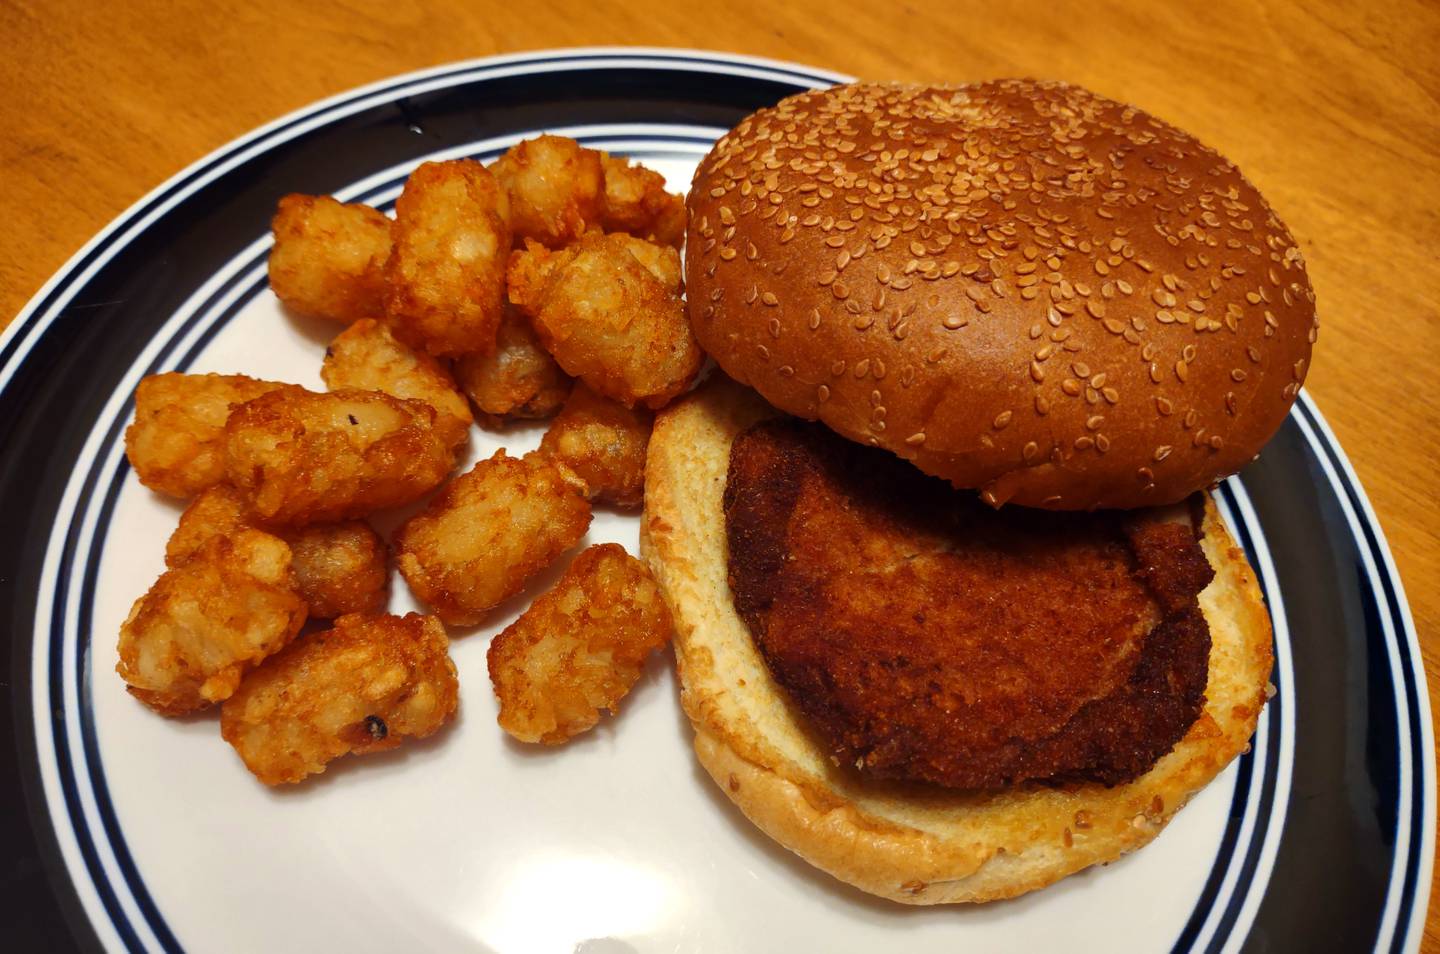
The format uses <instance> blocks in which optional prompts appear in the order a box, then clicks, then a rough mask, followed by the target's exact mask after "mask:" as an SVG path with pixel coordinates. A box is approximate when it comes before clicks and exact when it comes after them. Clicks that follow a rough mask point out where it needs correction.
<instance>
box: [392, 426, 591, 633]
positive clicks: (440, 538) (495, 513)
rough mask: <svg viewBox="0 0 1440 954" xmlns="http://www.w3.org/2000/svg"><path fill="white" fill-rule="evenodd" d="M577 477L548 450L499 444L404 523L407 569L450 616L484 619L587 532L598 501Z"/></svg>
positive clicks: (398, 551)
mask: <svg viewBox="0 0 1440 954" xmlns="http://www.w3.org/2000/svg"><path fill="white" fill-rule="evenodd" d="M577 483H578V482H577V481H576V479H575V477H574V475H573V474H569V473H567V472H565V471H563V470H561V469H560V468H559V467H558V466H557V465H556V464H555V463H554V462H553V461H551V460H550V459H549V458H548V457H545V456H543V455H540V454H527V455H526V456H524V457H522V458H515V457H507V456H505V451H504V450H500V451H497V452H496V453H495V456H493V457H491V458H490V459H488V460H482V461H480V462H479V463H478V464H476V465H475V467H474V469H473V470H471V471H470V472H469V473H466V474H462V475H460V476H459V477H456V478H455V479H454V480H452V481H450V483H448V484H446V485H445V488H444V489H443V490H441V491H440V493H439V494H437V495H436V496H435V497H434V499H432V500H431V501H430V504H429V505H428V506H427V507H426V508H425V509H424V510H423V511H421V512H420V513H418V514H416V515H415V516H414V517H412V518H410V520H408V521H407V522H406V523H405V524H404V525H403V526H402V527H401V528H400V530H399V532H398V533H397V534H396V535H395V538H394V544H395V558H396V563H397V564H398V565H399V567H400V574H401V575H402V576H404V577H405V581H406V582H407V583H409V584H410V589H411V590H413V591H414V593H415V595H416V596H417V597H418V598H419V599H420V600H421V601H422V602H424V603H425V604H426V605H428V606H430V607H431V608H432V609H433V610H434V611H435V613H436V615H437V616H439V617H440V618H441V619H442V620H444V621H445V622H446V623H449V624H450V625H452V626H473V625H475V624H476V623H479V622H480V621H481V620H483V619H484V618H485V614H486V613H487V612H488V611H489V610H491V609H493V608H494V607H495V606H497V605H499V604H500V603H502V602H503V601H505V600H507V599H509V598H510V597H512V596H514V595H515V594H516V593H519V592H520V591H521V590H522V589H524V588H525V584H526V583H528V582H529V581H530V580H531V578H533V577H534V576H535V574H537V573H539V572H540V571H541V570H543V569H545V568H546V567H547V566H549V565H550V564H551V563H553V562H555V560H556V558H557V557H559V556H560V554H562V553H564V552H565V551H566V550H568V549H570V548H571V547H573V546H574V545H575V544H576V543H578V542H579V541H580V538H581V537H583V536H584V535H585V531H586V530H587V529H588V528H589V526H590V504H589V502H588V501H587V500H586V499H585V496H584V494H583V493H582V492H581V491H582V489H583V488H581V487H579V486H577Z"/></svg>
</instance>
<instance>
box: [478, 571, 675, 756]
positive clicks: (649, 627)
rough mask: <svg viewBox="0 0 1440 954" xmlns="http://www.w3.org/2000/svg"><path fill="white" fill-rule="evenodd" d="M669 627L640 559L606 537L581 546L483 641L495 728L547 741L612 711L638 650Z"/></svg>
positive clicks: (636, 669) (663, 637) (635, 669)
mask: <svg viewBox="0 0 1440 954" xmlns="http://www.w3.org/2000/svg"><path fill="white" fill-rule="evenodd" d="M672 633H673V628H672V625H671V621H670V611H669V610H668V609H666V607H665V602H664V600H662V599H661V598H660V591H659V589H658V588H657V587H656V586H655V581H654V579H652V578H651V576H650V571H649V570H648V569H646V568H645V565H644V564H643V563H641V562H640V561H639V560H637V559H635V558H634V557H632V556H630V555H629V554H627V553H626V552H625V550H624V548H622V547H620V546H619V545H617V544H614V543H602V544H599V545H598V546H593V547H590V548H589V549H588V550H586V551H585V552H584V553H582V554H580V555H579V556H578V557H576V558H575V562H574V563H571V564H570V568H569V569H568V570H566V571H565V575H564V576H563V577H561V579H560V582H559V583H557V584H555V588H554V589H552V590H551V591H550V592H548V593H546V594H545V595H544V596H541V597H540V598H539V599H538V600H536V601H535V602H534V604H533V605H532V606H531V607H530V608H529V609H528V610H526V611H525V613H524V614H523V615H522V616H521V617H520V618H519V619H517V620H516V621H515V622H514V623H512V624H510V626H509V627H508V628H507V629H506V630H505V631H504V632H503V633H501V634H500V635H499V636H497V637H496V638H495V641H494V642H492V643H491V644H490V651H489V653H488V654H487V662H488V663H489V667H490V681H491V682H492V683H494V685H495V695H496V696H497V697H498V698H499V700H500V718H499V722H500V727H501V728H502V729H504V730H505V731H506V732H508V733H510V734H511V735H513V736H514V737H515V738H517V739H519V740H520V741H522V742H543V743H544V744H546V745H560V744H562V743H564V742H566V741H567V740H569V739H570V738H572V737H574V736H576V735H579V734H580V733H581V732H584V731H586V730H587V729H590V728H592V727H593V726H594V725H595V724H596V723H597V722H599V721H600V711H599V710H601V709H608V710H609V711H610V712H612V713H613V712H615V711H617V707H618V706H619V704H620V700H621V699H623V698H624V697H625V694H626V693H628V692H629V691H630V689H631V687H632V686H634V685H635V683H636V681H637V680H639V678H640V675H641V673H642V671H643V668H644V664H645V657H646V656H648V655H649V654H650V653H651V651H653V650H655V649H658V648H660V647H661V646H664V645H665V644H666V643H668V642H669V641H670V637H671V635H672Z"/></svg>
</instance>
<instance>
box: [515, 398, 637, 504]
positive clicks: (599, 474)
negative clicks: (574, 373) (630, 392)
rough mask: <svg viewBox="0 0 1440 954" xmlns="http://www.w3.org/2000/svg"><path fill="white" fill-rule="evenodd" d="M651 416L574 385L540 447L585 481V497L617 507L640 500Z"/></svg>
mask: <svg viewBox="0 0 1440 954" xmlns="http://www.w3.org/2000/svg"><path fill="white" fill-rule="evenodd" d="M654 421H655V417H654V415H653V414H651V413H650V412H649V411H647V410H645V409H644V408H633V409H632V408H627V407H625V406H624V405H622V404H618V403H616V402H615V401H611V400H609V399H608V398H603V397H601V396H600V395H598V394H596V393H595V392H594V391H592V390H590V389H589V388H588V387H586V386H585V383H584V382H583V381H581V382H579V383H577V384H576V385H575V390H574V391H572V392H571V393H570V399H569V400H568V401H566V402H565V408H564V409H563V410H562V411H561V412H560V415H559V416H558V417H556V418H555V420H554V421H553V422H552V423H551V424H550V429H549V430H547V431H546V432H545V437H544V438H543V439H541V441H540V450H541V451H543V452H544V453H546V454H549V455H550V456H551V457H553V458H555V459H556V460H558V461H560V462H561V463H563V464H564V465H565V466H566V467H569V468H570V469H571V470H573V471H574V472H575V473H576V475H577V476H579V478H580V479H581V480H583V481H585V487H586V495H587V496H588V497H589V498H590V499H591V500H602V501H605V502H607V503H612V504H615V505H616V506H617V507H638V506H640V503H641V501H642V500H644V499H645V450H646V448H647V447H648V446H649V445H650V427H651V425H652V424H653V423H654Z"/></svg>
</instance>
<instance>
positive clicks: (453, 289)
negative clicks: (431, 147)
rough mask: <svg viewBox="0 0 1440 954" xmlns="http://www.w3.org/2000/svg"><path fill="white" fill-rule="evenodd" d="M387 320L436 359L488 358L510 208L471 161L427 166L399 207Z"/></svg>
mask: <svg viewBox="0 0 1440 954" xmlns="http://www.w3.org/2000/svg"><path fill="white" fill-rule="evenodd" d="M391 235H392V236H393V239H394V245H393V247H392V249H391V252H390V259H389V261H388V262H387V263H386V266H385V278H386V282H387V289H386V295H385V317H386V320H387V321H388V322H389V323H390V324H392V325H393V326H394V327H395V329H396V332H397V333H398V334H399V335H400V336H401V337H402V338H404V339H405V340H407V341H409V342H411V343H412V344H416V345H419V346H422V347H424V349H425V350H426V351H429V352H430V353H431V354H434V355H455V354H465V353H467V352H471V351H478V352H482V353H484V352H488V351H491V350H493V349H494V347H495V331H496V329H497V328H498V327H499V326H500V315H501V313H502V310H503V306H504V301H505V261H506V259H505V257H506V255H507V254H508V253H509V251H510V243H511V238H510V203H509V200H508V198H507V197H506V195H505V190H504V189H502V188H501V187H500V184H499V183H498V182H496V181H495V177H494V176H492V175H491V174H490V172H489V171H488V170H487V169H486V168H485V167H484V166H482V165H480V163H478V162H475V161H473V160H471V159H454V160H451V161H449V162H426V163H422V164H421V165H420V167H419V168H418V169H416V170H415V171H414V172H413V173H411V174H410V178H409V179H407V180H406V182H405V188H404V190H403V191H402V192H401V193H400V198H399V200H397V201H396V203H395V224H394V226H393V227H392V229H391Z"/></svg>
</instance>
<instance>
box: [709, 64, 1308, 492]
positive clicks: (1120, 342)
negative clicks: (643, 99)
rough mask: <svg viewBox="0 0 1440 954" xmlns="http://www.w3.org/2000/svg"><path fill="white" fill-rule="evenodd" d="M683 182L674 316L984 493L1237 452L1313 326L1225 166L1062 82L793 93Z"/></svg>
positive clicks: (1126, 477)
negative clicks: (678, 303) (683, 225)
mask: <svg viewBox="0 0 1440 954" xmlns="http://www.w3.org/2000/svg"><path fill="white" fill-rule="evenodd" d="M687 205H688V209H689V224H688V235H687V244H686V249H687V252H686V254H687V261H686V273H687V276H686V277H687V288H688V296H689V302H690V304H689V307H690V313H691V323H692V325H693V326H694V329H695V333H696V335H697V336H698V337H699V339H700V342H701V344H702V345H703V346H704V347H705V349H706V351H708V352H709V353H710V354H711V355H712V356H713V357H714V358H715V360H716V361H717V362H718V363H719V364H720V366H721V367H722V368H723V369H724V370H725V371H726V373H728V374H729V375H730V376H731V377H734V378H736V379H738V380H739V381H741V382H742V383H745V384H749V385H750V386H752V387H754V388H755V389H756V390H757V391H759V392H760V393H761V394H762V395H763V396H764V397H765V398H766V399H767V400H768V401H770V402H771V403H772V404H774V405H775V406H777V407H779V408H781V409H782V410H785V411H788V412H790V413H792V414H796V415H799V416H802V417H807V418H812V419H814V418H818V419H819V420H821V421H823V422H824V423H826V424H828V425H829V426H830V427H831V428H833V429H835V430H836V431H838V432H840V433H841V434H843V435H845V436H847V437H849V438H851V439H853V440H857V441H861V442H864V443H869V444H874V445H878V446H881V447H885V448H887V449H889V450H891V451H893V452H894V453H896V454H899V455H900V456H901V457H904V458H906V459H908V460H910V461H912V462H913V463H915V464H916V465H917V466H918V467H920V469H922V470H924V471H926V472H928V473H930V474H934V475H936V476H938V477H943V478H945V479H947V480H949V481H951V482H952V483H953V484H954V485H955V486H957V487H974V488H978V489H979V490H980V492H981V495H982V497H984V499H985V500H986V501H988V502H989V503H991V504H993V505H996V506H998V505H1000V504H1002V503H1005V502H1007V501H1008V502H1014V503H1018V504H1025V505H1028V506H1035V507H1045V508H1050V509H1056V510H1078V509H1090V508H1095V507H1126V508H1129V507H1141V506H1149V505H1157V504H1164V503H1170V502H1174V501H1176V500H1179V499H1182V498H1184V497H1185V496H1187V495H1188V494H1190V493H1192V492H1194V491H1196V490H1198V489H1200V488H1202V487H1205V486H1208V485H1209V484H1211V483H1213V482H1214V481H1215V480H1217V479H1219V478H1221V477H1224V476H1226V475H1228V474H1231V473H1233V472H1234V471H1236V470H1238V469H1239V468H1240V467H1241V466H1243V465H1244V464H1245V463H1246V462H1248V461H1249V460H1250V459H1251V458H1252V457H1253V456H1254V455H1255V454H1256V452H1257V451H1259V450H1260V448H1261V446H1263V445H1264V443H1265V442H1266V441H1267V440H1268V439H1269V438H1270V436H1271V435H1272V434H1273V433H1274V432H1275V430H1276V428H1277V427H1279V426H1280V423H1281V422H1282V421H1283V420H1284V418H1285V415H1286V413H1287V412H1288V411H1289V408H1290V405H1291V404H1292V403H1293V402H1294V400H1295V396H1296V394H1297V393H1298V392H1299V389H1300V386H1301V384H1302V383H1303V382H1304V379H1305V372H1306V369H1307V366H1308V363H1309V358H1310V348H1311V345H1312V343H1313V342H1314V340H1315V335H1316V327H1317V325H1316V319H1315V305H1314V302H1315V296H1314V293H1313V292H1312V291H1311V288H1310V282H1309V279H1308V278H1307V277H1306V274H1305V263H1304V260H1303V259H1302V258H1301V255H1300V250H1299V248H1297V247H1296V244H1295V240H1294V239H1293V238H1292V237H1291V235H1290V233H1289V231H1288V230H1287V229H1286V228H1285V226H1284V225H1283V224H1282V223H1281V222H1280V220H1279V219H1278V218H1276V216H1275V214H1274V213H1273V212H1272V211H1271V210H1270V207H1269V205H1267V204H1266V202H1265V200H1264V199H1263V198H1261V196H1260V194H1259V192H1257V191H1256V190H1255V187H1254V186H1252V185H1251V184H1250V183H1249V182H1248V181H1246V179H1245V178H1244V177H1243V176H1242V175H1241V174H1240V172H1239V170H1238V169H1236V168H1235V166H1234V165H1232V164H1231V163H1230V162H1228V161H1227V160H1226V159H1224V158H1223V157H1222V156H1220V155H1218V154H1217V153H1215V152H1214V151H1213V150H1211V149H1209V148H1207V147H1205V146H1203V145H1201V144H1200V143H1198V142H1196V141H1195V140H1194V139H1193V138H1192V137H1190V136H1189V135H1187V134H1186V133H1184V132H1182V131H1180V130H1178V129H1176V128H1175V127H1173V126H1170V125H1168V124H1166V123H1163V122H1161V121H1160V120H1158V119H1155V118H1154V117H1152V116H1150V115H1148V114H1146V113H1144V112H1142V111H1140V110H1138V109H1136V108H1134V107H1132V106H1127V105H1124V104H1122V103H1117V102H1113V101H1111V100H1108V99H1105V98H1103V97H1100V96H1097V95H1095V94H1094V93H1091V92H1088V91H1086V90H1084V89H1081V88H1079V87H1076V86H1070V85H1067V84H1064V83H1051V82H1036V81H1032V80H1002V81H996V82H988V83H980V84H976V85H972V86H958V87H925V86H901V85H888V84H868V83H867V84H854V85H849V86H838V87H834V88H832V89H827V90H822V91H816V92H810V93H803V94H800V95H798V96H793V97H791V98H789V99H786V100H783V101H781V102H780V103H779V104H777V105H776V106H773V107H770V108H767V109H762V110H760V111H759V112H757V113H754V114H752V115H751V116H750V117H748V118H747V119H745V120H744V121H743V122H741V123H740V125H738V126H737V127H735V129H733V130H732V131H731V132H729V133H728V134H726V135H725V136H724V137H723V138H722V139H721V140H720V141H719V142H718V143H716V144H715V147H714V148H713V149H712V150H711V152H710V154H709V156H707V157H706V159H705V160H704V161H703V162H702V163H701V164H700V167H699V169H698V170H697V171H696V174H695V181H694V183H693V185H692V187H691V190H690V196H689V198H688V200H687Z"/></svg>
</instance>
